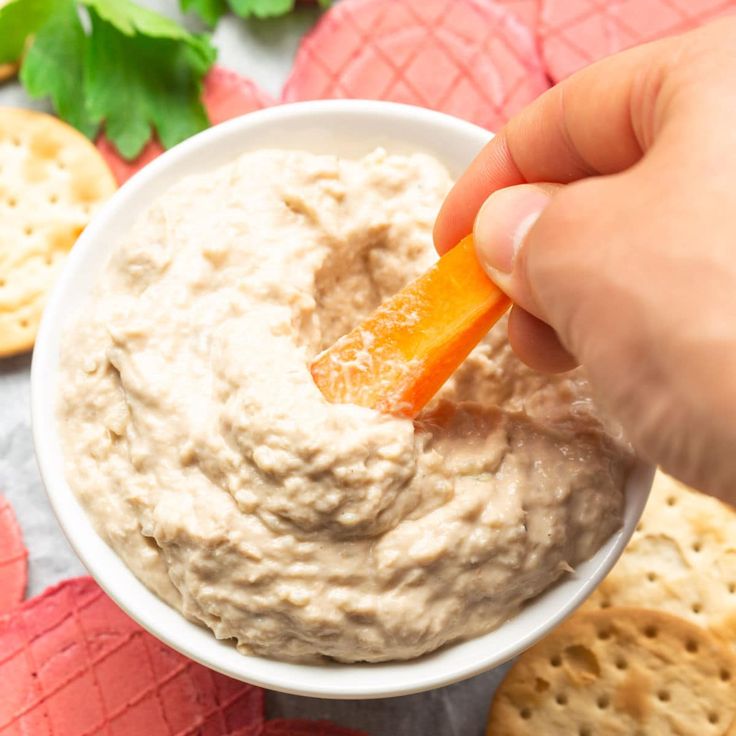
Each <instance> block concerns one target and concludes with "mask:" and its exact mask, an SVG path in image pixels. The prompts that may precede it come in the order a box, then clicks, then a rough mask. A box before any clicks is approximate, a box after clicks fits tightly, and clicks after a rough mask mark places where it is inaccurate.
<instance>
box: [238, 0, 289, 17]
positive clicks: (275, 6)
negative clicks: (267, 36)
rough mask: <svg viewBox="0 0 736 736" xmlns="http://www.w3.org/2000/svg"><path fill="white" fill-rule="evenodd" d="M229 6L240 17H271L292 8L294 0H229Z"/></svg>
mask: <svg viewBox="0 0 736 736" xmlns="http://www.w3.org/2000/svg"><path fill="white" fill-rule="evenodd" d="M230 7H231V8H232V9H233V12H234V13H235V14H236V15H239V16H240V17H241V18H249V17H250V16H255V17H256V18H273V17H275V16H278V15H285V14H286V13H288V12H289V11H290V10H293V9H294V0H230Z"/></svg>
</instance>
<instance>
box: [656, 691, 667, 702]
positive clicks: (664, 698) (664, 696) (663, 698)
mask: <svg viewBox="0 0 736 736" xmlns="http://www.w3.org/2000/svg"><path fill="white" fill-rule="evenodd" d="M657 700H659V702H660V703H669V702H670V693H669V691H668V690H660V691H659V692H658V693H657Z"/></svg>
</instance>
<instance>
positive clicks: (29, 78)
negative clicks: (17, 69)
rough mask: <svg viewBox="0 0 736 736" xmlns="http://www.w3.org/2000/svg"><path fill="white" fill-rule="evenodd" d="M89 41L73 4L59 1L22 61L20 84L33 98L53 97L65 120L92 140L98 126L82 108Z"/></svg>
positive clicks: (72, 1)
mask: <svg viewBox="0 0 736 736" xmlns="http://www.w3.org/2000/svg"><path fill="white" fill-rule="evenodd" d="M85 43H86V38H85V35H84V29H83V28H82V24H81V22H80V20H79V14H78V13H77V8H76V5H75V3H74V0H56V6H55V7H54V9H53V12H52V13H51V14H50V15H49V17H48V19H47V20H46V22H45V23H44V24H43V25H41V26H40V27H39V28H38V30H37V31H36V32H35V35H34V39H33V45H32V46H31V47H30V49H29V50H28V52H27V53H26V56H25V58H24V60H23V68H22V69H21V74H20V78H21V82H22V83H23V86H24V87H25V88H26V91H27V92H28V94H29V95H31V97H46V96H50V97H51V100H52V102H53V104H54V107H55V108H56V111H57V112H58V113H59V117H60V118H62V120H66V122H67V123H69V124H70V125H73V126H74V127H75V128H78V129H79V130H81V131H82V133H84V134H85V135H86V136H88V137H90V138H92V137H94V135H95V134H96V132H97V129H98V127H99V126H98V125H97V123H95V121H94V120H93V119H92V117H91V116H90V115H89V113H88V112H87V108H86V106H85V105H80V104H79V91H80V89H81V88H82V79H83V67H82V64H83V61H84V49H85Z"/></svg>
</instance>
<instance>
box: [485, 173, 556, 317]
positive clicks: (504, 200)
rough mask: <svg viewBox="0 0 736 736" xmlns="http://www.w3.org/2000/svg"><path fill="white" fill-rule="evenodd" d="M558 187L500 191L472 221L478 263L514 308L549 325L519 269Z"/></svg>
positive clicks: (514, 188)
mask: <svg viewBox="0 0 736 736" xmlns="http://www.w3.org/2000/svg"><path fill="white" fill-rule="evenodd" d="M562 188H563V186H562V185H561V184H520V185H518V186H513V187H507V188H505V189H499V190H497V191H496V192H494V193H493V194H491V196H490V197H488V199H487V200H486V201H485V203H484V204H483V205H482V207H481V208H480V210H479V211H478V215H477V217H476V219H475V225H474V227H473V236H474V239H475V248H476V255H477V257H478V261H479V263H480V264H481V266H482V267H483V269H484V270H485V271H486V273H487V274H488V275H489V276H490V278H491V279H493V281H494V282H495V283H496V284H498V286H499V287H500V288H501V289H503V291H505V292H506V293H507V294H508V295H509V296H510V297H511V299H512V300H513V302H514V304H515V305H518V306H520V307H522V308H523V309H525V310H526V311H527V312H531V313H532V314H534V315H535V316H536V317H538V318H539V319H541V320H545V321H548V315H546V314H545V313H544V309H543V306H542V305H540V304H539V303H538V301H537V299H536V298H535V295H534V289H533V287H532V285H531V284H530V283H529V280H528V277H527V271H526V269H525V268H523V267H522V265H523V264H522V263H521V260H522V253H521V251H522V246H523V245H524V242H525V240H526V237H527V235H528V233H529V231H530V230H531V228H532V226H533V225H534V224H535V223H536V221H537V220H538V219H539V216H540V215H541V214H542V211H543V210H544V209H545V208H546V207H547V206H548V205H549V203H550V201H551V199H552V197H553V196H554V195H555V193H556V192H558V191H559V190H560V189H562Z"/></svg>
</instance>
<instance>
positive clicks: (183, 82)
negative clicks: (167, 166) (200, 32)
mask: <svg viewBox="0 0 736 736" xmlns="http://www.w3.org/2000/svg"><path fill="white" fill-rule="evenodd" d="M81 1H82V3H83V4H84V5H86V6H87V9H88V11H89V16H90V23H91V34H90V36H89V39H88V43H87V50H86V55H85V62H84V92H85V96H86V100H87V108H88V111H89V113H90V115H91V116H92V118H93V119H94V120H98V121H101V120H104V121H105V131H106V133H107V136H108V138H110V140H111V141H112V142H113V143H114V144H115V146H116V147H117V149H118V150H119V151H120V153H121V154H122V155H123V156H124V157H126V158H130V159H132V158H135V156H137V155H138V154H139V153H140V151H141V149H142V148H143V146H144V145H145V144H146V142H147V141H148V140H149V138H150V137H151V127H152V126H153V128H155V130H156V132H157V133H158V137H159V139H160V140H161V143H162V144H163V145H164V146H165V147H166V148H169V147H171V146H173V145H175V144H176V143H179V142H180V141H182V140H184V139H185V138H188V137H189V136H190V135H193V134H194V133H197V132H198V131H200V130H203V129H204V128H206V127H207V126H208V125H209V121H208V119H207V114H206V113H205V110H204V107H203V106H202V103H201V100H200V97H201V94H202V78H203V77H204V75H205V74H206V72H207V70H208V69H209V68H210V66H212V63H213V62H214V60H215V50H214V47H213V46H212V45H211V43H210V41H209V39H208V38H207V37H206V36H197V35H193V34H190V33H188V32H187V31H186V30H184V29H183V28H182V27H181V26H179V25H177V24H176V23H174V22H173V21H171V20H169V19H168V18H164V17H163V16H161V15H158V14H157V13H154V12H152V11H150V10H146V9H144V8H141V7H139V6H137V5H135V4H134V3H132V2H130V0H81Z"/></svg>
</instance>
